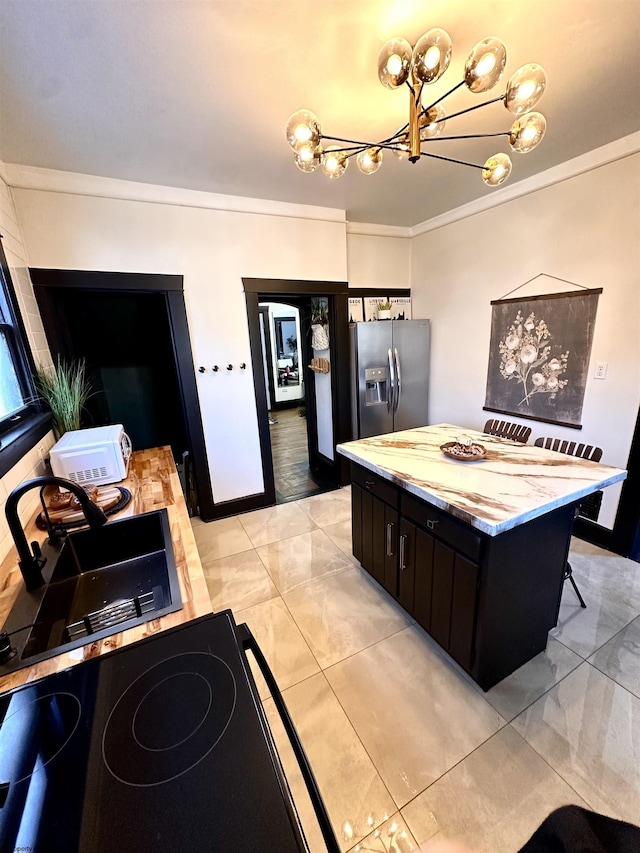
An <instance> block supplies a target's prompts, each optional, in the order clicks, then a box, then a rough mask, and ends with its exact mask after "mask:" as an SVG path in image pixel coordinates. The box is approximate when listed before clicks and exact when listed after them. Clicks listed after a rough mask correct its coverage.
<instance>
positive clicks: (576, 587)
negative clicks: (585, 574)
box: [564, 563, 587, 610]
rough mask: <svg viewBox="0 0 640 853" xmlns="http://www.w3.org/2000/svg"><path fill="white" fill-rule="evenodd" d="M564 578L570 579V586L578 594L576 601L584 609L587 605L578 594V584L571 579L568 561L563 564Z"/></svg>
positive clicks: (571, 572)
mask: <svg viewBox="0 0 640 853" xmlns="http://www.w3.org/2000/svg"><path fill="white" fill-rule="evenodd" d="M564 579H565V580H570V581H571V586H572V587H573V589H574V592H575V594H576V595H577V596H578V601H579V602H580V607H584V609H585V610H586V609H587V605H586V604H585V603H584V599H583V597H582V596H581V595H580V590H579V589H578V585H577V584H576V582H575V581H574V579H573V569H572V568H571V565H570V564H569V563H567V565H566V566H565V570H564Z"/></svg>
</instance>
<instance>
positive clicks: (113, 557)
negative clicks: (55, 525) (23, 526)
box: [0, 509, 182, 674]
mask: <svg viewBox="0 0 640 853" xmlns="http://www.w3.org/2000/svg"><path fill="white" fill-rule="evenodd" d="M47 551H48V552H49V553H48V554H47V565H45V570H44V571H43V575H44V576H45V578H46V577H47V575H48V583H47V584H46V586H45V587H44V588H43V590H38V591H37V592H35V593H33V592H32V593H28V592H26V591H22V592H21V594H20V596H19V598H18V600H17V602H16V606H14V608H13V610H12V611H11V615H10V617H9V619H8V620H7V623H6V625H5V626H4V628H3V630H4V631H7V632H12V631H17V630H19V629H20V628H22V627H23V626H27V627H26V628H25V630H24V632H22V631H20V632H19V633H18V634H14V635H13V638H12V639H13V640H15V639H17V638H21V637H24V638H25V639H24V640H23V644H20V643H15V648H16V652H15V654H14V656H13V658H12V659H11V660H10V661H9V662H8V663H7V664H4V665H0V674H2V672H6V671H8V670H14V669H19V668H20V667H22V666H28V665H29V666H30V665H31V664H33V663H36V662H37V661H40V660H46V659H47V658H49V657H53V656H54V655H57V654H61V653H62V652H66V651H70V650H71V649H74V648H77V647H79V646H82V645H85V644H87V643H91V642H93V641H94V640H100V639H104V638H105V637H108V636H110V635H111V634H115V633H118V632H119V631H123V630H126V629H127V628H132V627H133V626H135V625H140V624H142V623H143V622H148V621H149V620H151V619H156V618H158V617H159V616H163V615H164V614H166V613H172V612H174V611H176V610H180V609H181V608H182V599H181V596H180V588H179V584H178V576H177V570H176V564H175V557H174V553H173V547H172V543H171V535H170V528H169V519H168V515H167V511H166V509H162V510H157V511H154V512H148V513H144V514H142V515H136V516H132V517H130V518H125V519H122V520H120V521H111V522H109V523H108V524H106V525H104V527H100V528H98V529H95V530H92V529H83V530H79V531H77V532H75V533H70V534H69V535H68V536H67V537H66V538H65V539H64V542H63V544H62V548H61V549H59V551H56V549H54V548H53V547H51V546H47ZM43 553H45V551H44V549H43ZM54 560H55V562H54ZM47 569H49V571H48V572H47ZM29 602H31V607H29ZM29 611H30V613H29ZM32 623H35V624H32ZM27 630H28V633H27ZM21 645H22V647H20V646H21Z"/></svg>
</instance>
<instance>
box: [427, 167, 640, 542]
mask: <svg viewBox="0 0 640 853" xmlns="http://www.w3.org/2000/svg"><path fill="white" fill-rule="evenodd" d="M639 188H640V155H638V154H635V155H632V156H629V157H626V158H624V159H621V160H618V161H616V162H613V163H609V164H608V165H606V166H601V167H599V168H596V169H593V170H592V171H589V172H585V173H584V174H581V175H578V176H576V177H572V178H570V179H569V180H565V181H563V182H561V183H557V184H554V185H552V186H548V187H546V188H544V189H541V190H538V191H537V192H533V193H531V194H529V195H526V196H523V197H521V198H518V199H514V200H512V201H509V202H507V203H506V204H502V205H500V206H498V207H494V208H492V209H490V210H486V211H484V212H482V213H477V214H476V215H473V216H470V217H468V218H466V219H463V220H460V221H458V222H454V223H453V224H450V225H446V226H444V227H442V228H438V229H437V230H434V231H431V232H428V233H426V234H423V235H422V236H419V237H416V238H414V239H413V240H412V260H411V269H412V274H411V287H412V298H413V314H414V316H416V317H430V318H431V320H432V344H431V346H432V349H431V390H430V407H429V418H430V422H431V423H453V424H460V425H464V426H469V427H475V428H480V429H481V428H482V426H483V425H484V422H485V420H486V419H487V418H488V417H492V415H491V413H488V412H484V411H483V410H482V406H483V405H484V395H485V387H486V374H487V364H488V357H489V336H490V325H491V305H490V302H491V300H492V299H499V298H500V297H502V296H503V295H504V294H506V293H507V292H508V291H510V290H512V289H513V288H515V287H518V285H520V284H522V283H523V282H525V281H527V280H528V279H531V278H533V277H534V276H536V275H537V274H538V273H541V272H544V273H547V274H549V275H553V276H558V277H559V278H563V279H567V280H569V281H572V282H577V283H578V284H581V285H583V286H584V287H602V288H603V293H602V294H601V296H600V299H599V304H598V314H597V318H596V327H595V334H594V340H593V348H592V352H591V362H590V366H589V373H588V377H589V378H588V381H587V387H586V392H585V399H584V408H583V413H582V424H583V428H582V430H581V431H580V432H578V431H577V430H573V429H568V428H566V427H565V428H563V427H558V426H553V425H549V424H543V423H539V424H538V423H536V422H535V421H528V422H527V421H522V420H521V419H518V418H511V417H510V418H509V420H514V421H518V422H523V423H528V425H529V426H532V427H533V431H532V439H531V440H533V439H535V438H536V437H537V436H540V435H553V436H558V437H561V438H569V439H572V440H576V439H579V440H580V441H585V442H587V443H589V444H596V445H600V446H601V447H603V449H604V456H603V461H604V462H606V463H607V464H611V465H615V466H618V467H621V468H624V467H625V466H626V463H627V458H628V453H629V448H630V444H631V438H632V434H633V428H634V425H635V421H636V416H637V413H638V405H639V403H640V282H639V280H638V279H639V275H638V274H639V271H640V255H639V251H638V246H639V243H638V226H639V224H640V204H639ZM558 290H560V291H564V290H572V288H571V287H570V286H569V285H563V284H561V283H559V282H553V281H549V280H547V281H541V280H538V281H536V282H534V283H533V284H532V285H530V286H528V287H527V288H526V289H523V290H521V291H519V292H518V293H519V294H521V295H523V296H526V295H534V294H536V293H548V292H554V291H555V292H558ZM597 361H606V362H608V364H609V369H608V374H607V379H606V380H605V381H599V380H596V379H594V378H593V372H594V367H595V363H596V362H597ZM619 490H620V487H619V486H612V487H610V488H608V489H606V491H605V500H604V502H603V507H602V511H601V514H600V519H599V522H600V523H602V524H604V525H606V526H609V527H611V526H612V525H613V521H614V517H615V509H616V506H617V501H618V497H619Z"/></svg>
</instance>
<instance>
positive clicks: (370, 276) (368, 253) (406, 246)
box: [347, 225, 418, 317]
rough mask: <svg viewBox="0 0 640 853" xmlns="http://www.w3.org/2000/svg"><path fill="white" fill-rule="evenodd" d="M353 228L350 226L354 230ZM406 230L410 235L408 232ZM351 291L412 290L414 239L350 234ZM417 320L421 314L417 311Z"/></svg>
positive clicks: (348, 253) (349, 267) (348, 247)
mask: <svg viewBox="0 0 640 853" xmlns="http://www.w3.org/2000/svg"><path fill="white" fill-rule="evenodd" d="M352 227H353V226H351V225H350V226H349V228H350V229H351V228H352ZM397 230H406V231H407V235H408V229H397ZM347 258H348V273H349V279H348V280H349V289H352V288H362V287H381V288H386V289H387V290H391V289H393V288H404V287H411V240H410V239H409V238H408V236H407V237H384V236H374V235H371V234H359V233H354V232H353V231H349V232H348V233H347ZM413 316H414V317H417V316H418V315H417V314H416V313H415V312H414V314H413Z"/></svg>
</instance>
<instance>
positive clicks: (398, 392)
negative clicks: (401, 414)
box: [389, 349, 402, 413]
mask: <svg viewBox="0 0 640 853" xmlns="http://www.w3.org/2000/svg"><path fill="white" fill-rule="evenodd" d="M389 352H391V350H389ZM393 353H394V355H395V362H396V373H397V375H398V382H397V384H396V402H395V406H394V407H393V411H394V413H395V412H397V411H398V404H399V403H400V395H401V394H402V374H401V373H400V356H399V355H398V350H397V349H394V351H393Z"/></svg>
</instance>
